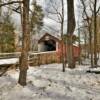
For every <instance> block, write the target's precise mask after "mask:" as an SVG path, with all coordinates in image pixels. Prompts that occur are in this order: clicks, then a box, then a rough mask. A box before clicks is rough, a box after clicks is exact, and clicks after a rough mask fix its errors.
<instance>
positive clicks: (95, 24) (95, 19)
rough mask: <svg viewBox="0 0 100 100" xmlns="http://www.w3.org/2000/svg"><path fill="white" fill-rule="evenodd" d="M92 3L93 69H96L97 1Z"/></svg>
mask: <svg viewBox="0 0 100 100" xmlns="http://www.w3.org/2000/svg"><path fill="white" fill-rule="evenodd" d="M94 2H95V3H94V67H97V18H96V17H97V12H96V7H97V0H94Z"/></svg>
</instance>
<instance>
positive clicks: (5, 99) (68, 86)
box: [0, 64, 100, 100]
mask: <svg viewBox="0 0 100 100" xmlns="http://www.w3.org/2000/svg"><path fill="white" fill-rule="evenodd" d="M88 69H89V66H83V65H77V67H76V68H75V69H69V68H66V72H64V73H63V72H62V65H61V64H50V65H41V66H40V67H29V69H28V71H27V86H25V87H22V86H20V85H19V84H18V83H17V81H18V76H19V71H18V70H9V71H8V72H7V73H6V75H5V76H2V77H0V100H100V75H99V74H94V73H87V72H86V71H87V70H88Z"/></svg>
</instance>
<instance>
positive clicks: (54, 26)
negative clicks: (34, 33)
mask: <svg viewBox="0 0 100 100" xmlns="http://www.w3.org/2000/svg"><path fill="white" fill-rule="evenodd" d="M51 1H52V0H51ZM54 1H55V2H56V1H57V2H58V1H59V0H54ZM77 1H78V0H74V2H75V15H76V20H77V7H76V5H77V3H78V2H77ZM57 2H56V3H57ZM37 3H38V4H39V5H41V6H42V8H43V11H44V14H45V17H44V20H43V21H44V27H43V29H42V32H48V31H49V32H51V33H53V34H54V33H60V24H59V23H57V22H56V21H58V20H57V15H52V14H49V16H50V18H49V17H48V16H47V15H48V13H47V12H46V9H51V11H52V10H53V9H52V8H49V6H48V5H49V4H50V1H49V0H37ZM57 5H58V6H61V5H59V3H57ZM60 8H61V7H59V11H60V10H61V9H60ZM66 8H67V4H66V0H64V9H65V10H64V11H65V20H66V22H65V23H64V33H66V30H67V9H66ZM12 19H13V21H14V23H15V27H16V30H18V31H19V30H21V24H20V15H19V14H16V12H14V13H13V15H12ZM52 19H54V20H52ZM55 20H56V21H55Z"/></svg>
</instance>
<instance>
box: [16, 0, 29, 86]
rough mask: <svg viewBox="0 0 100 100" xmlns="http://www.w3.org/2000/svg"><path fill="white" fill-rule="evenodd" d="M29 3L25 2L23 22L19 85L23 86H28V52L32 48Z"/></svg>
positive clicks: (25, 0) (27, 0) (26, 0)
mask: <svg viewBox="0 0 100 100" xmlns="http://www.w3.org/2000/svg"><path fill="white" fill-rule="evenodd" d="M29 2H30V0H23V15H22V16H23V20H22V31H23V41H22V52H21V58H20V67H19V68H20V75H19V81H18V83H19V84H21V85H22V86H24V85H26V77H27V69H28V51H29V48H30V45H29V44H30V43H29V42H30V26H29V25H30V24H29Z"/></svg>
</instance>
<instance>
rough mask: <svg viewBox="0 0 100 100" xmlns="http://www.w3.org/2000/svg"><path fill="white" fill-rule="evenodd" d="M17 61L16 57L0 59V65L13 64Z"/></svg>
mask: <svg viewBox="0 0 100 100" xmlns="http://www.w3.org/2000/svg"><path fill="white" fill-rule="evenodd" d="M18 61H19V59H18V58H9V59H0V65H3V64H15V63H17V62H18Z"/></svg>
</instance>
